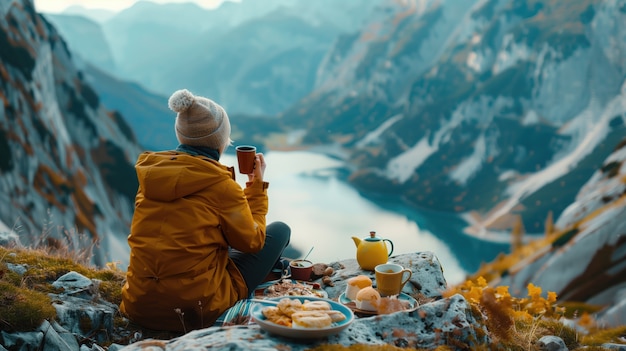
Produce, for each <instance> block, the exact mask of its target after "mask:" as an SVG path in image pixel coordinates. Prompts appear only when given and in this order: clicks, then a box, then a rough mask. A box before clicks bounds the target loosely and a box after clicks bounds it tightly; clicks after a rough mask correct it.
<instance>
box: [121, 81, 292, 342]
mask: <svg viewBox="0 0 626 351" xmlns="http://www.w3.org/2000/svg"><path fill="white" fill-rule="evenodd" d="M168 105H169V108H170V109H171V110H173V111H174V112H176V113H177V115H176V123H175V131H176V137H177V139H178V141H179V143H180V144H179V145H178V147H177V148H176V149H175V150H169V151H147V152H144V153H142V154H141V155H140V156H139V157H138V159H137V162H136V164H135V168H136V172H137V178H138V180H139V188H138V191H137V195H136V200H135V209H134V214H133V218H132V223H131V228H130V234H129V236H128V245H129V246H130V262H129V266H128V270H127V273H126V282H125V284H124V286H123V288H122V302H121V304H120V311H121V312H122V313H123V314H125V315H126V316H127V317H128V318H129V319H130V320H131V321H132V322H134V323H137V324H139V325H140V326H142V327H144V328H149V329H153V330H164V331H175V332H180V331H185V332H186V331H189V330H191V329H198V328H203V327H208V326H211V325H212V324H213V323H214V322H215V321H216V320H217V319H218V317H219V316H220V315H222V314H223V313H224V312H225V311H226V310H227V309H228V308H230V307H231V306H233V305H234V304H235V303H236V302H237V301H238V300H241V299H245V298H247V297H248V296H249V294H250V293H251V292H253V291H254V289H255V288H256V287H257V286H258V285H259V284H260V283H262V282H263V281H264V279H265V278H266V276H268V274H269V273H270V272H271V270H272V268H273V267H274V266H276V265H277V263H279V262H280V258H281V255H282V253H283V250H284V249H285V248H286V247H287V245H288V244H289V240H290V236H291V229H290V227H289V226H288V225H287V224H285V223H283V222H274V223H271V224H269V225H266V214H267V212H268V195H267V188H268V186H269V184H268V182H266V181H264V178H263V176H264V173H265V169H266V163H265V158H264V155H263V154H262V153H257V154H256V156H255V167H254V170H253V173H251V174H248V175H247V177H248V181H247V182H246V186H245V188H242V186H241V185H239V183H237V182H236V181H235V173H234V170H233V168H232V167H227V166H225V165H223V164H221V163H220V162H219V159H220V156H221V155H223V154H224V152H225V150H226V149H227V148H228V147H229V146H230V145H231V144H232V141H231V139H230V133H231V126H230V120H229V118H228V115H227V114H226V111H225V110H224V109H223V108H222V107H221V106H220V105H218V104H217V103H215V102H214V101H212V100H210V99H208V98H205V97H201V96H195V95H193V94H192V93H191V92H190V91H188V90H186V89H183V90H178V91H176V92H174V93H173V94H172V96H171V97H170V98H169V100H168Z"/></svg>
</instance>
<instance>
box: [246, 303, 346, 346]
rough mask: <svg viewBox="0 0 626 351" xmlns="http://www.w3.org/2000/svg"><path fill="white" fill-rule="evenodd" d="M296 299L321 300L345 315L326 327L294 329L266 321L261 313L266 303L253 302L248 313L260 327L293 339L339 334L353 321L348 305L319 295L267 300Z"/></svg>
mask: <svg viewBox="0 0 626 351" xmlns="http://www.w3.org/2000/svg"><path fill="white" fill-rule="evenodd" d="M285 298H287V299H298V300H300V301H302V302H304V301H305V300H309V301H316V300H322V301H326V302H328V303H329V304H330V306H331V308H332V309H333V310H335V311H339V312H341V313H343V314H344V315H345V316H346V319H344V320H343V321H341V322H336V323H333V324H332V325H331V326H329V327H326V328H306V329H300V328H297V329H294V328H290V327H286V326H284V325H278V324H275V323H272V322H270V321H268V320H267V319H266V318H265V316H264V315H263V312H262V311H263V308H265V307H267V306H268V305H266V304H262V303H254V304H253V305H252V309H251V311H250V315H251V316H252V320H253V321H254V322H255V323H257V324H258V325H259V326H260V327H261V329H263V330H265V331H267V332H269V333H272V334H276V335H280V336H285V337H288V338H295V339H318V338H324V337H327V336H330V335H335V334H339V333H340V332H341V331H342V330H344V329H346V328H347V327H348V326H349V325H350V324H351V323H352V322H353V321H354V313H353V312H352V310H350V309H349V308H348V307H346V306H344V305H342V304H340V303H337V302H335V301H333V300H329V299H323V298H319V297H311V296H283V297H273V298H269V299H267V300H273V301H280V300H281V299H285Z"/></svg>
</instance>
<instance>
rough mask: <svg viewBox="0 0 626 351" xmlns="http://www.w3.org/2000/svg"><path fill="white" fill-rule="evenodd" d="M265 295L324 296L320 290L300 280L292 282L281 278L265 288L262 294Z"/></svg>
mask: <svg viewBox="0 0 626 351" xmlns="http://www.w3.org/2000/svg"><path fill="white" fill-rule="evenodd" d="M263 295H265V296H266V297H280V296H314V297H324V294H323V293H322V292H320V291H316V289H315V287H314V286H313V285H310V284H303V283H300V282H292V281H291V280H290V279H283V280H281V281H279V282H276V283H275V284H273V285H270V286H268V287H267V289H265V292H264V294H263Z"/></svg>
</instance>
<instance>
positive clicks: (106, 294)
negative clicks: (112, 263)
mask: <svg viewBox="0 0 626 351" xmlns="http://www.w3.org/2000/svg"><path fill="white" fill-rule="evenodd" d="M122 286H123V283H122V282H121V281H103V282H101V283H100V297H101V298H102V299H103V300H105V301H108V302H110V303H112V304H114V305H118V306H119V304H120V303H121V302H122Z"/></svg>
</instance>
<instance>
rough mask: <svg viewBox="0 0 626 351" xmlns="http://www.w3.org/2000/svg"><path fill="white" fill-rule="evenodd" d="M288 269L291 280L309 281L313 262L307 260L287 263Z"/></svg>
mask: <svg viewBox="0 0 626 351" xmlns="http://www.w3.org/2000/svg"><path fill="white" fill-rule="evenodd" d="M289 268H290V269H291V279H295V280H304V281H309V280H311V273H313V262H311V261H308V260H293V261H291V262H289Z"/></svg>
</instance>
